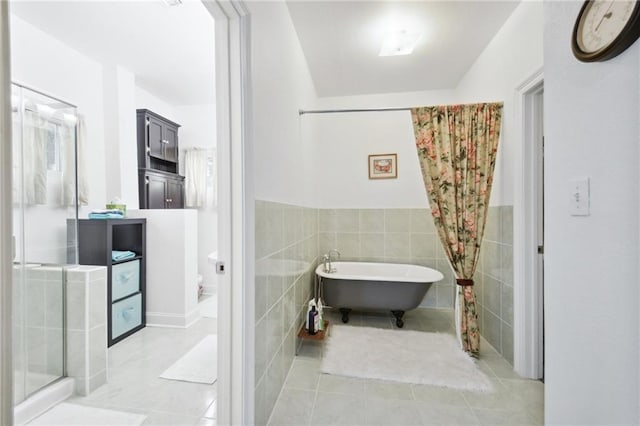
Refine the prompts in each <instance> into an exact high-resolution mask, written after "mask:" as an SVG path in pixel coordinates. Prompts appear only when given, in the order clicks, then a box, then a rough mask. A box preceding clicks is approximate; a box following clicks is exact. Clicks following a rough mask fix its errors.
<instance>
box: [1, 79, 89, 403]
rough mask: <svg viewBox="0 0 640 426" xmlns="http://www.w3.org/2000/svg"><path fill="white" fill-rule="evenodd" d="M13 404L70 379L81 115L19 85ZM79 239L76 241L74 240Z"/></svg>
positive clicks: (15, 107) (15, 92)
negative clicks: (68, 289) (70, 278)
mask: <svg viewBox="0 0 640 426" xmlns="http://www.w3.org/2000/svg"><path fill="white" fill-rule="evenodd" d="M11 100H12V111H13V114H12V116H13V231H14V239H15V252H14V266H13V294H14V300H13V320H14V321H13V324H14V328H13V332H14V346H13V359H14V389H15V391H14V402H15V403H16V404H17V403H19V402H21V401H23V400H24V399H26V398H27V397H28V396H29V395H31V394H33V393H34V392H36V391H38V390H39V389H41V388H43V387H44V386H46V385H48V384H50V383H53V382H55V381H56V380H58V379H59V378H61V377H63V376H64V375H65V309H64V308H65V265H66V264H67V263H68V259H69V261H70V262H71V263H75V259H76V256H75V247H76V244H75V241H69V239H68V237H67V222H68V220H69V219H71V220H70V221H69V223H70V225H71V226H73V224H74V223H75V219H76V218H77V209H76V197H75V193H76V172H75V170H76V158H75V150H76V111H75V107H73V106H71V105H69V104H67V103H65V102H62V101H60V100H57V99H54V98H51V97H49V96H46V95H44V94H42V93H39V92H36V91H33V90H30V89H28V88H25V87H23V86H20V85H17V84H14V85H13V86H12V96H11ZM72 234H73V235H75V233H72Z"/></svg>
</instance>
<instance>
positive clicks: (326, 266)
mask: <svg viewBox="0 0 640 426" xmlns="http://www.w3.org/2000/svg"><path fill="white" fill-rule="evenodd" d="M331 253H335V254H337V255H338V259H339V258H340V252H339V251H338V249H331V250H329V251H328V252H327V254H325V255H324V256H322V261H323V263H324V272H326V273H327V274H332V273H334V272H336V270H335V269H334V268H333V267H332V266H331V262H332V261H333V259H332V257H331Z"/></svg>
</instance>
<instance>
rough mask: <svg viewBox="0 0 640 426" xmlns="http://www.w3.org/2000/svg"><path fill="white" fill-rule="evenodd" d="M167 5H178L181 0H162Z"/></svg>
mask: <svg viewBox="0 0 640 426" xmlns="http://www.w3.org/2000/svg"><path fill="white" fill-rule="evenodd" d="M162 1H163V2H164V3H165V4H166V5H167V6H179V5H181V4H182V0H162Z"/></svg>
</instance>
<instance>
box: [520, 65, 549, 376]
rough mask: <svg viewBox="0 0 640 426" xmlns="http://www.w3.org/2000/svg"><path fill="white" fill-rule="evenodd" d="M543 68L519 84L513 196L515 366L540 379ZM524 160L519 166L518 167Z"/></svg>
mask: <svg viewBox="0 0 640 426" xmlns="http://www.w3.org/2000/svg"><path fill="white" fill-rule="evenodd" d="M543 81H544V74H543V71H542V69H540V70H538V71H537V72H535V73H534V74H533V75H531V76H530V77H529V78H528V79H527V80H525V81H524V82H523V83H522V84H521V85H520V86H519V87H518V88H517V89H516V99H515V105H516V114H515V119H516V123H519V125H520V127H521V129H522V130H521V134H520V143H517V144H516V147H515V148H516V156H515V161H516V165H517V166H516V169H518V168H519V169H520V173H516V176H515V177H516V180H515V194H514V195H515V197H514V217H513V219H514V229H513V231H514V240H513V242H514V257H513V272H514V288H513V299H514V300H513V302H514V310H513V315H514V317H513V325H514V327H513V343H514V348H513V349H514V353H513V358H514V370H515V371H516V373H518V374H519V375H521V376H523V377H527V378H532V379H538V378H540V377H542V373H543V370H542V368H543V359H544V358H543V357H544V354H543V353H542V337H543V331H544V330H543V326H542V324H543V322H542V312H543V310H542V295H541V293H540V289H539V288H538V286H537V282H538V279H539V276H538V275H539V272H538V263H537V262H538V253H537V243H536V242H537V231H538V226H537V220H536V210H535V209H536V194H537V193H538V181H537V172H536V165H537V161H538V160H537V155H536V149H535V147H536V143H537V142H536V140H537V139H536V138H538V137H539V136H541V135H540V134H539V127H538V126H535V120H536V111H535V108H536V107H537V106H538V105H537V104H536V102H539V101H538V99H536V95H537V94H539V93H540V92H541V91H542V89H543ZM518 166H519V167H518Z"/></svg>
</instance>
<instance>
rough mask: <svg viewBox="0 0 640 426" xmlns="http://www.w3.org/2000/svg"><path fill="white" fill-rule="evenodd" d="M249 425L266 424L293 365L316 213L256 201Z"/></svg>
mask: <svg viewBox="0 0 640 426" xmlns="http://www.w3.org/2000/svg"><path fill="white" fill-rule="evenodd" d="M255 214H256V277H255V317H256V330H255V357H256V363H255V378H256V383H255V386H256V387H255V393H256V394H255V424H256V425H264V424H266V423H267V420H268V419H269V416H270V414H271V411H272V409H273V407H274V406H275V403H276V400H277V398H278V396H279V395H280V390H281V389H282V387H283V385H284V382H285V379H286V377H287V374H288V372H289V368H290V367H291V364H292V363H293V357H294V354H295V345H296V344H297V343H298V342H297V340H298V339H297V338H296V335H297V332H298V328H299V327H300V326H301V324H302V322H303V315H304V311H305V309H304V308H305V305H306V303H307V301H308V300H309V298H310V297H311V289H312V288H313V280H314V278H315V274H314V270H315V267H316V264H317V257H318V210H317V209H311V208H305V207H298V206H292V205H287V204H281V203H274V202H268V201H256V213H255Z"/></svg>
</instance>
